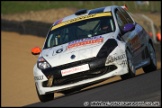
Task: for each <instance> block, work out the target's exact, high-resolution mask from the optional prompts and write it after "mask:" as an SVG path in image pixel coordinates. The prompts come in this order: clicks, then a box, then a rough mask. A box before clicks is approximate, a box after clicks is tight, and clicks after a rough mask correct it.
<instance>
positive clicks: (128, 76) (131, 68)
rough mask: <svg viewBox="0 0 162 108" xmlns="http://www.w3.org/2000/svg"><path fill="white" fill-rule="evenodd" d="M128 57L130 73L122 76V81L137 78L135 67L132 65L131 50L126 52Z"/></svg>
mask: <svg viewBox="0 0 162 108" xmlns="http://www.w3.org/2000/svg"><path fill="white" fill-rule="evenodd" d="M126 56H127V65H128V73H127V74H124V75H121V79H122V80H126V79H129V78H132V77H135V72H136V70H135V67H134V66H133V63H132V55H131V54H130V52H129V50H128V49H127V50H126Z"/></svg>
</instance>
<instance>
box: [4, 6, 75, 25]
mask: <svg viewBox="0 0 162 108" xmlns="http://www.w3.org/2000/svg"><path fill="white" fill-rule="evenodd" d="M76 10H77V9H74V8H71V9H70V8H61V9H49V10H43V11H36V12H34V11H30V12H28V13H21V14H13V15H2V16H1V18H2V19H6V20H10V21H11V20H13V21H26V20H31V21H40V22H47V23H54V22H55V21H56V20H59V19H61V18H64V17H65V16H68V15H70V14H73V13H74V12H75V11H76Z"/></svg>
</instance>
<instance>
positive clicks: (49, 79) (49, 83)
mask: <svg viewBox="0 0 162 108" xmlns="http://www.w3.org/2000/svg"><path fill="white" fill-rule="evenodd" d="M52 83H53V75H51V76H49V77H48V82H47V87H51V86H52Z"/></svg>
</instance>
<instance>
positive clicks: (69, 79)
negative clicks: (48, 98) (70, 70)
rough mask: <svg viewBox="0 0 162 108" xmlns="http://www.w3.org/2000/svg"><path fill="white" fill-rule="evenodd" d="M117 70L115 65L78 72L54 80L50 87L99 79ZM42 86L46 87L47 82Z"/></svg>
mask: <svg viewBox="0 0 162 108" xmlns="http://www.w3.org/2000/svg"><path fill="white" fill-rule="evenodd" d="M115 69H117V67H116V66H115V65H110V66H107V67H104V68H101V69H96V70H93V71H92V70H91V71H85V72H80V73H76V74H72V75H68V76H65V77H62V78H54V80H53V84H52V86H61V85H66V84H72V83H76V82H78V81H82V80H85V79H89V78H95V77H99V76H101V75H103V74H106V73H109V72H111V71H113V70H115ZM43 86H44V87H47V81H45V82H43Z"/></svg>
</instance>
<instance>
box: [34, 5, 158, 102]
mask: <svg viewBox="0 0 162 108" xmlns="http://www.w3.org/2000/svg"><path fill="white" fill-rule="evenodd" d="M127 9H128V8H127V6H125V5H124V6H116V5H113V6H106V7H100V8H96V9H91V10H87V9H81V10H79V11H77V12H75V13H74V14H72V15H69V16H67V17H65V18H62V19H59V20H57V21H56V22H54V23H53V24H52V26H51V28H50V29H49V32H48V33H47V37H46V39H45V42H44V45H43V48H42V49H41V48H39V47H34V48H33V49H32V54H33V55H38V60H37V63H36V64H35V65H34V69H33V74H34V80H35V85H36V90H37V94H38V97H39V99H40V101H41V102H46V101H49V100H53V99H54V93H57V92H61V93H64V94H68V93H70V92H74V91H79V90H81V89H82V88H83V87H86V86H89V85H91V84H94V83H98V82H101V81H104V80H106V79H108V78H110V77H113V76H121V78H122V79H123V80H126V79H128V78H132V77H135V74H136V70H137V69H139V68H143V70H144V72H146V73H147V72H151V71H154V70H156V69H157V60H156V53H155V49H154V44H153V41H152V40H151V38H150V36H149V35H148V34H147V32H146V31H145V30H144V28H143V27H142V26H141V25H139V24H138V23H136V22H135V21H134V19H133V18H132V17H131V16H130V15H129V13H128V12H127Z"/></svg>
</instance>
